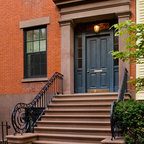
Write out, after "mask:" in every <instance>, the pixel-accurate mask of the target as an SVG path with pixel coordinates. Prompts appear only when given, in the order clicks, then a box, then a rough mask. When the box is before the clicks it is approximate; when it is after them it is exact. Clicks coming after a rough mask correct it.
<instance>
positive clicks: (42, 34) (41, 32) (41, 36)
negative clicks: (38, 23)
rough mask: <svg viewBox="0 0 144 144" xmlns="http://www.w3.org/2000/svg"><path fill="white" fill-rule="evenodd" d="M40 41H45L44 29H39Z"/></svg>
mask: <svg viewBox="0 0 144 144" xmlns="http://www.w3.org/2000/svg"><path fill="white" fill-rule="evenodd" d="M40 39H46V29H45V28H43V29H40Z"/></svg>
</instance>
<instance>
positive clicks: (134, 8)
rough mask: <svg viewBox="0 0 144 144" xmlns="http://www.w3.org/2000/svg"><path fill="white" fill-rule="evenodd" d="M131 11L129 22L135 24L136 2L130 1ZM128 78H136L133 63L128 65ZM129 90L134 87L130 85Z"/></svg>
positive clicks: (134, 0)
mask: <svg viewBox="0 0 144 144" xmlns="http://www.w3.org/2000/svg"><path fill="white" fill-rule="evenodd" d="M131 11H132V15H131V20H132V21H134V22H135V21H136V0H131ZM130 76H131V80H132V79H135V78H136V64H135V63H131V64H130ZM131 89H134V86H133V85H132V84H131Z"/></svg>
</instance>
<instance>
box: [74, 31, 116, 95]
mask: <svg viewBox="0 0 144 144" xmlns="http://www.w3.org/2000/svg"><path fill="white" fill-rule="evenodd" d="M80 43H81V44H80ZM111 50H113V39H112V36H111V35H110V34H107V35H99V36H90V37H88V36H87V37H86V36H78V37H76V41H75V92H76V93H77V92H78V93H80V92H91V91H93V90H94V91H99V90H106V91H113V86H114V85H113V81H114V80H113V58H112V55H111V54H110V51H111Z"/></svg>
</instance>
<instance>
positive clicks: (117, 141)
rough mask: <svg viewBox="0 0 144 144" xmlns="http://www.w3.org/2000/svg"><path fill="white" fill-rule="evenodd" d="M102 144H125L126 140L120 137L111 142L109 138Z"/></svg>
mask: <svg viewBox="0 0 144 144" xmlns="http://www.w3.org/2000/svg"><path fill="white" fill-rule="evenodd" d="M101 143H102V144H125V142H124V139H123V138H122V137H118V138H116V139H114V140H111V137H108V138H106V139H104V140H102V141H101Z"/></svg>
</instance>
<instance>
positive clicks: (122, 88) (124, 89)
mask: <svg viewBox="0 0 144 144" xmlns="http://www.w3.org/2000/svg"><path fill="white" fill-rule="evenodd" d="M127 77H128V71H127V69H126V68H125V69H124V72H123V77H122V81H121V85H120V89H119V92H118V98H117V102H120V101H124V98H125V93H126V92H127ZM114 108H115V102H113V103H112V105H111V116H110V122H111V133H112V138H111V140H113V139H114V138H115V137H116V136H118V135H119V128H118V125H117V122H116V120H115V116H114Z"/></svg>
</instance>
